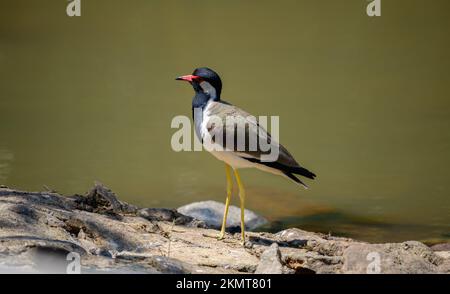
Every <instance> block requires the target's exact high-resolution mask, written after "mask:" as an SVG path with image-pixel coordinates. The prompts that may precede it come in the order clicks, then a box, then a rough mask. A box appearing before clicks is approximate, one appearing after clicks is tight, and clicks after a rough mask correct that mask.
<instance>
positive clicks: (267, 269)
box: [0, 183, 450, 274]
mask: <svg viewBox="0 0 450 294" xmlns="http://www.w3.org/2000/svg"><path fill="white" fill-rule="evenodd" d="M207 207H209V206H207ZM221 209H223V204H221V207H220V208H219V210H220V211H221ZM235 209H237V208H235ZM207 211H209V210H208V208H207ZM214 213H216V212H214ZM217 213H218V212H217ZM237 215H238V219H239V214H237ZM249 215H251V213H250V212H249V213H247V216H249ZM217 219H219V220H220V219H221V215H219V216H218V217H217ZM256 223H257V222H256ZM235 225H236V226H239V221H238V222H237V224H235ZM218 227H220V224H219V225H218ZM217 235H218V231H217V230H213V229H208V228H206V225H205V223H203V222H201V221H199V220H196V219H195V218H193V217H192V216H186V215H184V214H183V213H182V212H180V211H178V212H177V211H175V210H171V209H162V208H139V207H136V206H134V205H130V204H128V203H125V202H122V201H120V200H119V199H118V198H117V196H116V195H115V194H114V193H113V192H112V191H111V190H109V189H108V188H106V187H104V186H103V185H101V184H99V183H96V185H95V186H94V188H93V189H92V190H91V191H90V192H89V193H87V194H86V195H85V196H81V195H75V196H71V197H63V196H61V195H59V194H57V193H54V192H24V191H17V190H13V189H8V188H0V272H5V273H66V272H68V270H71V269H75V268H77V267H76V266H75V264H73V263H72V262H78V264H79V267H78V268H79V269H80V271H81V273H174V274H180V273H206V274H209V273H220V274H237V273H254V272H257V273H299V274H304V273H366V272H368V271H369V272H377V269H378V268H379V269H380V272H381V273H450V251H449V250H447V249H448V248H447V247H442V246H441V247H436V248H435V249H438V251H433V250H432V249H430V248H429V247H427V246H425V245H424V244H422V243H420V242H414V241H409V242H404V243H393V244H368V243H365V242H360V241H357V240H352V239H348V238H339V237H334V236H329V235H324V234H317V233H312V232H306V231H303V230H300V229H288V230H284V231H282V232H279V233H277V234H271V233H267V232H258V233H256V232H247V233H246V236H247V242H246V246H245V247H244V246H242V245H241V240H240V234H233V235H231V234H227V236H226V238H225V239H224V240H217V238H216V237H215V236H217ZM77 256H78V261H77V259H76V258H75V257H77ZM378 261H379V267H378V266H377V264H376V263H375V264H374V263H373V262H378Z"/></svg>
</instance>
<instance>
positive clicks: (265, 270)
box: [255, 243, 283, 274]
mask: <svg viewBox="0 0 450 294" xmlns="http://www.w3.org/2000/svg"><path fill="white" fill-rule="evenodd" d="M282 273H283V265H282V264H281V254H280V249H279V248H278V244H277V243H273V244H272V245H270V247H269V248H268V249H266V251H264V252H263V254H262V255H261V258H260V260H259V264H258V266H257V268H256V271H255V274H282Z"/></svg>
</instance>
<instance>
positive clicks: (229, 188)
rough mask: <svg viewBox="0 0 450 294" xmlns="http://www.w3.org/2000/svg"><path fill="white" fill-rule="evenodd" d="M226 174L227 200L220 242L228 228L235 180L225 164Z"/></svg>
mask: <svg viewBox="0 0 450 294" xmlns="http://www.w3.org/2000/svg"><path fill="white" fill-rule="evenodd" d="M225 173H226V175H227V199H226V201H225V211H224V212H223V221H222V229H221V230H220V235H219V240H220V239H223V237H224V236H225V228H226V226H227V216H228V207H229V206H230V200H231V192H232V190H233V179H232V178H231V167H230V166H229V165H228V164H225Z"/></svg>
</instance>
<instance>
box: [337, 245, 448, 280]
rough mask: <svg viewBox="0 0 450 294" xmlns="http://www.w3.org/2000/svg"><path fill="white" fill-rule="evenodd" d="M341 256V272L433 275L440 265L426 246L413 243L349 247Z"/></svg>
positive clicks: (440, 261)
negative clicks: (342, 261)
mask: <svg viewBox="0 0 450 294" xmlns="http://www.w3.org/2000/svg"><path fill="white" fill-rule="evenodd" d="M343 257H344V264H343V267H342V270H343V271H344V272H346V273H355V274H365V273H383V274H394V273H395V274H399V273H400V274H424V273H433V272H436V271H437V267H438V266H439V265H440V264H442V262H443V259H442V258H441V257H439V256H437V255H436V254H434V253H433V251H432V250H431V249H430V248H429V247H427V246H426V245H424V244H422V243H420V242H415V241H408V242H404V243H395V244H355V245H350V246H349V247H348V248H347V249H346V250H345V251H344V254H343Z"/></svg>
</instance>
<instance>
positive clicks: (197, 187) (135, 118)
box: [0, 0, 450, 242]
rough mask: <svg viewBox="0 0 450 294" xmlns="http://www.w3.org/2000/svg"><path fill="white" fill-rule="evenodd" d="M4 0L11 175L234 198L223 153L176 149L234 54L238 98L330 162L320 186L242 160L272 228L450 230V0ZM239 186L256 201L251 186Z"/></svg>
mask: <svg viewBox="0 0 450 294" xmlns="http://www.w3.org/2000/svg"><path fill="white" fill-rule="evenodd" d="M66 4H67V2H66V1H33V2H31V1H24V0H15V1H5V0H1V1H0V114H1V116H0V134H1V139H0V184H5V185H8V186H10V187H15V188H19V189H23V190H42V189H43V186H44V185H46V186H48V187H50V188H52V189H55V190H57V191H60V192H62V193H66V194H74V193H84V192H85V191H86V190H88V189H89V188H90V187H91V186H92V183H93V182H94V181H95V180H98V181H101V182H103V183H104V184H106V185H107V186H109V187H110V188H111V189H113V190H114V191H115V192H116V193H117V194H118V195H119V196H120V197H121V198H122V199H124V200H126V201H128V202H131V203H134V204H137V205H141V206H157V207H178V206H180V205H183V204H186V203H189V202H192V201H200V200H206V199H214V200H218V201H224V199H225V175H224V169H223V165H222V164H221V163H220V162H218V161H216V160H215V159H214V158H213V157H212V156H211V155H209V154H207V153H206V152H202V153H199V152H181V153H175V152H173V151H172V149H171V147H170V139H171V136H172V134H173V132H174V130H172V129H171V128H170V122H171V119H172V118H173V117H174V116H175V115H187V116H190V115H191V105H190V103H191V97H192V95H193V93H192V90H191V89H190V87H189V86H188V85H186V84H183V83H180V82H175V81H174V78H175V77H176V76H178V75H181V74H189V73H191V72H192V70H193V69H194V68H195V67H197V66H205V65H206V66H209V67H212V68H214V69H216V70H217V71H218V72H219V73H220V74H221V76H222V79H223V81H224V91H223V97H224V99H226V100H228V101H230V102H232V103H235V104H237V105H239V106H240V107H242V108H244V109H246V110H247V111H249V112H251V113H253V114H255V115H279V116H280V127H281V134H280V136H281V142H282V143H283V145H285V146H286V147H287V148H288V149H289V150H290V151H291V153H292V154H293V155H294V156H295V157H296V159H297V160H298V161H299V162H300V163H302V164H303V165H304V166H306V167H307V168H309V169H311V170H313V171H314V172H315V173H317V174H318V179H317V180H316V181H314V182H311V181H309V182H308V183H309V184H310V186H311V189H310V190H308V191H304V190H302V189H299V187H298V186H296V185H294V184H292V183H290V182H289V181H287V180H286V179H284V178H281V177H276V176H273V175H270V174H265V173H262V172H260V171H257V170H245V171H243V172H242V178H243V181H244V184H245V185H246V187H247V188H248V201H247V206H248V208H250V209H252V210H254V211H256V212H258V213H260V214H262V215H264V216H266V217H267V218H268V219H269V220H271V224H270V225H269V226H268V229H271V230H277V229H282V228H286V227H289V226H298V227H301V228H304V229H311V230H316V231H321V232H327V233H328V232H331V233H332V234H338V235H344V236H351V237H355V238H362V239H364V240H369V241H373V242H382V241H402V240H407V239H420V240H425V241H429V242H432V241H443V240H448V239H450V226H449V223H450V213H449V211H450V198H449V194H450V180H449V179H450V155H449V150H450V132H449V128H450V97H449V96H450V72H449V70H448V69H449V68H450V60H449V57H448V52H450V34H449V28H450V19H449V18H448V15H447V14H448V11H449V9H450V3H449V2H448V1H444V0H442V1H432V3H431V2H430V3H428V2H427V3H425V2H423V1H412V0H408V1H407V0H401V1H400V0H397V1H382V5H383V6H382V16H381V17H378V18H369V17H367V15H366V14H365V6H366V5H367V2H366V1H362V0H352V1H345V2H343V1H332V0H328V1H320V2H318V1H281V2H280V1H278V2H277V1H250V0H248V1H226V2H225V1H222V2H220V3H219V2H212V1H200V0H197V1H181V0H180V1H175V0H172V1H171V0H164V1H144V0H141V1H133V2H132V3H125V2H123V1H111V0H109V1H82V16H81V17H78V18H69V17H67V16H66V14H65V6H66ZM233 202H234V203H235V204H238V201H237V197H234V199H233Z"/></svg>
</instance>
